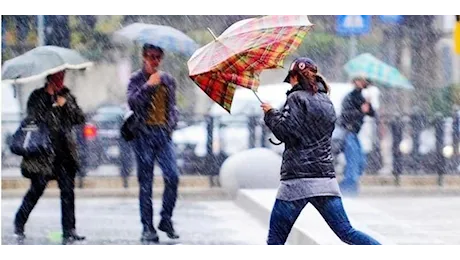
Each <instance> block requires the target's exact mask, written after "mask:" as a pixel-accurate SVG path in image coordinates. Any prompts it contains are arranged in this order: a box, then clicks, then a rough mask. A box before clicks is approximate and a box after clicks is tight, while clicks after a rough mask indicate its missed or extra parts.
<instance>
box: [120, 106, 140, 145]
mask: <svg viewBox="0 0 460 260" xmlns="http://www.w3.org/2000/svg"><path fill="white" fill-rule="evenodd" d="M139 131H140V120H139V117H138V116H137V115H136V114H135V113H134V112H133V111H128V112H126V114H125V116H124V117H123V123H122V125H121V128H120V134H121V137H122V138H123V139H124V140H125V141H127V142H129V141H132V140H134V139H135V138H137V136H138V135H139Z"/></svg>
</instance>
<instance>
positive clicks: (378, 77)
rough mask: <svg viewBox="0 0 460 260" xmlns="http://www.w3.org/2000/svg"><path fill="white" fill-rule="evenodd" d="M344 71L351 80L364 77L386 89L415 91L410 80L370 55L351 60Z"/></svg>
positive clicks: (365, 54) (366, 54) (362, 55)
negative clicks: (355, 77)
mask: <svg viewBox="0 0 460 260" xmlns="http://www.w3.org/2000/svg"><path fill="white" fill-rule="evenodd" d="M344 69H345V71H346V72H347V73H348V75H349V76H350V78H353V77H354V76H363V77H366V78H368V79H370V80H372V81H374V82H376V83H377V84H379V85H383V86H386V87H393V88H403V89H414V87H413V86H412V84H411V83H410V82H409V80H408V79H407V78H406V77H404V75H402V74H401V73H400V72H399V71H398V70H397V69H396V68H393V67H391V66H390V65H388V64H386V63H385V62H383V61H381V60H379V59H377V58H376V57H374V56H372V54H369V53H364V54H361V55H359V56H357V57H355V58H353V59H351V60H350V61H348V62H347V64H345V66H344Z"/></svg>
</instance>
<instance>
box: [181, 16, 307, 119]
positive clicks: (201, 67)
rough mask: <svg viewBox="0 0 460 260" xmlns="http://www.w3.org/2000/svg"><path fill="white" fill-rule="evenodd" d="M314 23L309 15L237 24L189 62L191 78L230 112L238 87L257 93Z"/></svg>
mask: <svg viewBox="0 0 460 260" xmlns="http://www.w3.org/2000/svg"><path fill="white" fill-rule="evenodd" d="M312 26H313V24H311V23H310V21H309V20H308V17H307V16H306V15H273V16H263V17H260V18H251V19H245V20H242V21H239V22H236V23H234V24H233V25H232V26H230V27H229V28H228V29H227V30H225V31H224V32H223V33H222V34H221V35H220V36H219V37H217V38H216V39H215V40H214V41H213V42H211V43H209V44H207V45H206V46H204V47H202V48H200V49H198V50H197V51H196V52H195V53H194V54H193V55H192V57H191V58H190V60H189V61H188V68H189V76H190V78H191V79H192V80H193V81H195V83H196V84H197V85H198V86H199V87H200V88H201V89H202V90H203V91H204V92H205V93H206V94H207V95H208V96H209V97H210V98H211V99H212V100H214V101H215V102H217V103H218V104H219V105H221V106H222V107H223V108H224V109H225V110H227V111H228V112H230V109H231V105H232V101H233V96H234V92H235V88H236V86H241V87H245V88H249V89H252V90H254V91H256V90H257V87H258V86H259V84H260V80H259V75H260V73H261V72H262V71H263V70H265V69H275V68H282V67H283V63H284V59H285V58H286V56H288V55H289V54H291V53H292V52H293V51H295V50H296V49H297V47H298V46H299V45H300V43H301V42H302V40H303V38H304V37H305V35H306V34H307V32H308V31H309V30H310V28H311V27H312Z"/></svg>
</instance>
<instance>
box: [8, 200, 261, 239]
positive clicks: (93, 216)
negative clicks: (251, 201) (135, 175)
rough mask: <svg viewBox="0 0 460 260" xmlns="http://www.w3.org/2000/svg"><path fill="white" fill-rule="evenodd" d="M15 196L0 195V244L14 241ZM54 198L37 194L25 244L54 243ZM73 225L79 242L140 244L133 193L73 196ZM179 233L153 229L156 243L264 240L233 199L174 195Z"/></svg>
mask: <svg viewBox="0 0 460 260" xmlns="http://www.w3.org/2000/svg"><path fill="white" fill-rule="evenodd" d="M20 202H21V200H20V199H4V200H2V211H1V212H2V244H17V241H16V238H15V236H14V235H13V219H14V214H15V212H16V210H17V208H18V207H19V204H20ZM160 206H161V202H160V201H158V200H155V201H154V210H155V211H154V214H155V216H154V222H155V225H158V222H159V221H160V217H159V212H160ZM60 210H61V209H60V202H59V199H57V198H42V199H41V200H40V201H39V202H38V204H37V206H36V207H35V209H34V211H33V212H32V214H31V216H30V218H29V221H28V223H27V224H26V236H27V238H26V240H25V242H24V243H25V244H34V245H44V244H45V245H46V244H60V239H59V234H60V232H61V227H60V215H61V214H60ZM76 217H77V231H78V232H79V233H81V234H82V235H85V236H86V237H87V239H86V241H84V242H78V243H77V244H84V245H105V244H111V245H114V244H115V245H125V244H126V245H128V244H134V245H135V244H141V242H140V235H141V224H140V217H139V206H138V200H137V199H134V198H93V199H90V198H84V199H82V198H80V199H78V198H77V200H76ZM173 220H174V223H175V227H176V230H177V232H178V233H179V235H180V236H181V238H180V239H179V240H171V239H169V238H167V236H166V234H165V233H163V232H161V231H157V232H158V233H159V236H160V244H183V245H232V244H233V245H248V244H253V245H257V244H265V239H266V235H267V230H266V228H264V227H263V225H262V224H260V223H259V222H258V221H257V220H256V219H255V218H253V217H252V216H251V215H249V214H248V213H246V212H245V211H243V210H242V209H241V208H239V207H238V206H236V205H235V203H234V202H233V201H178V203H177V207H176V210H175V212H174V217H173Z"/></svg>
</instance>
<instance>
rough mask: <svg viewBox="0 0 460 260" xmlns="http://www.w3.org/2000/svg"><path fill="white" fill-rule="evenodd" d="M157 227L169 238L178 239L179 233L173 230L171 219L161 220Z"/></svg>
mask: <svg viewBox="0 0 460 260" xmlns="http://www.w3.org/2000/svg"><path fill="white" fill-rule="evenodd" d="M158 229H159V230H161V231H163V232H165V233H166V235H168V237H169V238H171V239H178V238H179V235H178V234H177V233H176V231H175V230H174V227H173V224H172V221H171V220H163V219H162V220H161V221H160V224H159V225H158Z"/></svg>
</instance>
